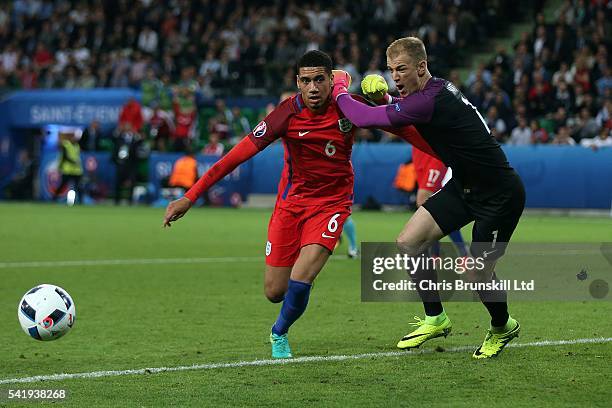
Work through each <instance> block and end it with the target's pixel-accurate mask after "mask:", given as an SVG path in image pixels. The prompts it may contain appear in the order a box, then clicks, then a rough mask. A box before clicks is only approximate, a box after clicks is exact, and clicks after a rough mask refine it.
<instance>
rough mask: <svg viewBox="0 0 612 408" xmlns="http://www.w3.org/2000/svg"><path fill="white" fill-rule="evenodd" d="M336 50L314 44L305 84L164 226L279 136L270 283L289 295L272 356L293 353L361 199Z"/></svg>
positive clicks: (271, 292)
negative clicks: (337, 84)
mask: <svg viewBox="0 0 612 408" xmlns="http://www.w3.org/2000/svg"><path fill="white" fill-rule="evenodd" d="M332 83H333V74H332V61H331V58H330V57H329V56H328V55H327V54H325V53H323V52H321V51H316V50H315V51H309V52H307V53H305V54H304V55H303V56H302V57H301V58H300V60H299V62H298V76H297V85H298V88H299V90H300V92H299V93H298V94H297V95H295V96H293V97H291V98H288V99H286V100H284V101H283V102H282V103H281V104H280V105H279V106H278V107H277V108H275V109H274V110H273V111H272V112H271V113H270V114H269V115H268V116H266V118H265V119H264V120H263V121H261V122H260V123H259V124H258V125H257V126H256V127H255V129H253V131H252V132H251V133H249V134H248V135H247V136H246V137H245V138H244V139H242V141H240V142H239V143H238V144H237V145H236V146H235V147H234V148H233V149H232V150H231V151H230V152H229V153H228V154H227V155H226V156H224V157H223V158H222V159H221V160H219V161H218V162H217V163H216V164H215V165H214V166H213V167H211V168H210V170H209V171H208V172H206V174H204V175H203V176H202V177H201V178H200V180H198V182H197V183H196V184H195V185H194V186H193V187H192V188H191V189H190V190H189V191H187V193H185V196H184V197H181V198H179V199H178V200H175V201H173V202H171V203H170V204H169V205H168V208H167V209H166V214H165V218H164V226H168V227H169V226H170V224H171V223H172V222H173V221H176V220H178V219H179V218H181V217H182V216H183V215H185V213H186V212H187V211H188V210H189V209H190V208H191V206H192V204H193V203H194V202H195V201H196V200H197V198H198V197H199V196H200V195H201V194H202V193H204V192H205V191H206V190H208V189H209V188H210V187H211V186H212V185H213V184H215V183H216V182H218V181H219V180H221V179H222V178H223V177H224V176H225V175H227V174H229V173H230V172H231V171H232V170H233V169H235V168H236V167H237V166H238V165H239V164H241V163H243V162H245V161H246V160H248V159H250V158H251V157H253V156H254V155H255V154H257V153H258V152H259V151H261V150H263V149H265V148H266V147H267V146H268V145H270V144H271V143H272V142H274V141H275V140H277V139H279V138H280V139H281V140H282V142H283V144H284V147H285V166H284V169H283V173H282V177H281V180H280V183H279V186H278V195H277V201H276V205H275V207H274V212H273V213H272V216H271V218H270V223H269V226H268V242H267V243H266V271H265V282H264V289H265V295H266V297H267V298H268V299H269V300H270V301H271V302H275V303H277V302H283V305H282V307H281V310H280V314H279V316H278V319H277V320H276V322H275V323H274V325H273V326H272V333H271V334H270V341H271V343H272V357H274V358H291V357H292V354H291V349H290V347H289V342H288V340H287V332H288V330H289V327H290V326H291V325H292V324H293V323H294V322H295V321H296V320H297V319H298V318H299V317H300V316H301V315H302V313H304V310H305V309H306V305H307V304H308V298H309V295H310V289H311V287H312V282H313V281H314V279H315V278H316V277H317V275H318V274H319V272H320V271H321V269H322V268H323V266H324V265H325V262H326V261H327V259H328V258H329V256H330V255H331V253H332V251H333V249H334V246H335V245H336V241H337V240H338V238H339V237H340V234H341V233H342V227H343V224H344V222H345V220H346V219H347V217H348V216H349V215H350V214H351V205H352V203H353V167H352V165H351V162H350V159H351V151H352V146H353V132H354V129H353V125H352V124H351V123H350V122H349V121H348V120H346V119H345V118H344V116H343V115H342V113H341V112H340V110H339V109H338V108H337V106H336V103H335V102H334V101H332V100H331V89H332Z"/></svg>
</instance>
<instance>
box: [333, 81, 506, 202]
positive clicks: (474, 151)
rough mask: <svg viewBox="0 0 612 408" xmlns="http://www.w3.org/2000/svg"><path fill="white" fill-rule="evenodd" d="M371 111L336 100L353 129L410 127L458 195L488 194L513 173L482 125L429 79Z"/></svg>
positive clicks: (458, 97) (454, 93)
mask: <svg viewBox="0 0 612 408" xmlns="http://www.w3.org/2000/svg"><path fill="white" fill-rule="evenodd" d="M393 102H394V103H392V104H389V105H385V106H376V107H371V106H368V105H365V104H362V103H360V102H357V101H355V100H353V99H351V98H348V97H346V96H343V95H340V97H338V106H340V109H341V110H342V112H343V113H344V114H345V115H346V117H347V118H348V119H349V120H350V121H351V122H353V124H355V125H356V126H358V127H365V128H371V127H382V126H392V127H402V126H407V125H414V127H415V128H416V129H417V130H418V131H419V133H420V134H421V136H423V138H424V139H425V140H426V141H427V143H429V145H430V146H431V147H432V149H433V151H434V152H436V154H437V155H438V156H439V157H440V159H441V160H442V161H443V162H444V164H446V165H447V166H449V167H452V169H453V178H454V179H455V181H456V182H458V183H459V184H460V186H462V187H463V188H464V189H470V190H474V191H487V192H492V190H494V189H495V187H496V186H498V185H499V186H501V185H502V184H504V182H505V181H506V180H508V179H509V178H514V177H516V172H515V171H514V169H512V167H510V164H509V163H508V159H507V158H506V155H505V154H504V152H503V150H502V149H501V147H500V145H499V143H497V141H496V140H495V139H494V138H493V137H492V136H491V132H490V130H489V128H488V127H487V125H486V123H485V121H484V119H483V118H482V116H481V115H480V113H479V112H478V110H477V109H476V107H475V106H474V105H472V104H471V103H470V102H469V101H468V100H467V98H466V97H465V96H464V95H463V94H462V93H461V92H460V91H459V89H457V87H455V86H454V85H453V84H452V83H450V82H449V81H447V80H445V79H442V78H435V77H432V78H430V79H429V81H428V82H427V84H426V85H425V87H424V88H423V89H422V90H421V91H417V92H414V93H412V94H410V95H408V96H406V97H405V98H401V99H400V98H396V99H394V101H393Z"/></svg>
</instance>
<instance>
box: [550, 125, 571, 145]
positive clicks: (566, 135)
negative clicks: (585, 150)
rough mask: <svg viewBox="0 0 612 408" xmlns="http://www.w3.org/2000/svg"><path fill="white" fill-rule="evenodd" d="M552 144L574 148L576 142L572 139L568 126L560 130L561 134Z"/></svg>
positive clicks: (558, 134)
mask: <svg viewBox="0 0 612 408" xmlns="http://www.w3.org/2000/svg"><path fill="white" fill-rule="evenodd" d="M552 144H555V145H562V146H574V145H575V144H576V141H575V140H574V139H572V138H571V137H570V132H569V129H568V128H567V126H561V127H560V128H559V133H557V136H556V137H555V138H554V140H553V141H552Z"/></svg>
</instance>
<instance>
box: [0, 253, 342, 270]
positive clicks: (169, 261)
mask: <svg viewBox="0 0 612 408" xmlns="http://www.w3.org/2000/svg"><path fill="white" fill-rule="evenodd" d="M330 259H332V260H334V261H338V260H346V259H347V257H346V256H341V255H332V256H331V257H330ZM264 260H265V259H264V257H263V256H242V257H240V256H239V257H236V256H225V257H212V258H140V259H138V258H136V259H81V260H72V261H23V262H0V269H16V268H53V267H66V266H108V265H173V264H202V263H239V262H244V263H247V262H263V261H264Z"/></svg>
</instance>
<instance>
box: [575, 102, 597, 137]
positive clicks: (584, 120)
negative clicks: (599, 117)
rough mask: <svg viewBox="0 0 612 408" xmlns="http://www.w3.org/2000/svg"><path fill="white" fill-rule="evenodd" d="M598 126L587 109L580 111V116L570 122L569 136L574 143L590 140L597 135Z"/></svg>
mask: <svg viewBox="0 0 612 408" xmlns="http://www.w3.org/2000/svg"><path fill="white" fill-rule="evenodd" d="M598 131H599V126H598V125H597V121H596V120H595V118H593V117H592V116H591V112H590V111H589V109H588V108H586V107H584V108H582V109H580V115H579V116H578V117H577V118H576V119H575V120H574V121H573V122H572V129H571V134H572V137H573V138H574V140H575V141H577V142H579V141H581V140H582V139H590V138H593V137H595V136H596V135H597V133H598Z"/></svg>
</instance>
